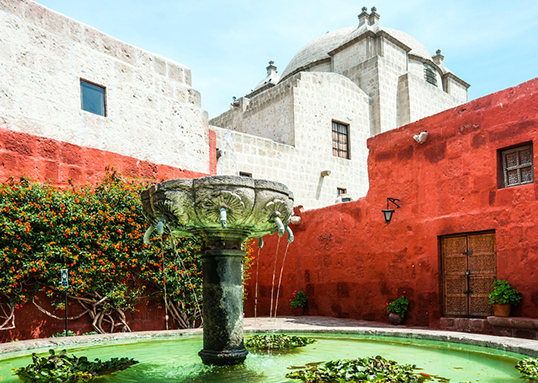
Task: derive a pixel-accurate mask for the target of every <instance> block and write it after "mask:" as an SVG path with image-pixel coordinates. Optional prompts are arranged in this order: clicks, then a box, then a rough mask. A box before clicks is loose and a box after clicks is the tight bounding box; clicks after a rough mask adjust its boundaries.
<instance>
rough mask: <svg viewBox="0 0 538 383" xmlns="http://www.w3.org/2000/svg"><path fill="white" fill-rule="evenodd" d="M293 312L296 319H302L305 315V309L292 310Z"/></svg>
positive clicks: (296, 308)
mask: <svg viewBox="0 0 538 383" xmlns="http://www.w3.org/2000/svg"><path fill="white" fill-rule="evenodd" d="M291 311H292V312H293V315H295V316H296V317H300V316H303V314H304V307H295V308H292V309H291Z"/></svg>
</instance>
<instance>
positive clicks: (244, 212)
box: [140, 176, 293, 248]
mask: <svg viewBox="0 0 538 383" xmlns="http://www.w3.org/2000/svg"><path fill="white" fill-rule="evenodd" d="M140 197H141V200H142V206H143V209H144V212H145V214H146V216H147V218H148V220H149V222H150V223H152V224H156V223H157V222H158V221H159V220H161V218H162V217H163V216H166V223H165V227H166V228H167V229H168V231H169V232H170V233H171V234H173V235H175V236H197V237H199V238H201V239H202V240H203V241H204V242H205V244H206V245H207V246H211V245H212V244H219V245H222V244H225V247H227V248H230V247H237V246H239V245H240V243H241V242H242V241H243V240H244V239H246V238H259V237H262V236H264V235H267V234H274V233H275V232H276V231H277V230H278V226H277V224H276V222H275V221H274V217H279V218H280V219H281V221H282V222H283V223H284V225H285V224H286V223H287V222H288V220H289V218H290V216H291V215H292V213H293V193H292V192H291V191H290V190H289V189H288V187H287V186H285V185H283V184H281V183H279V182H273V181H267V180H257V179H252V178H248V177H238V176H209V177H203V178H196V179H177V180H170V181H165V182H161V183H158V184H155V185H153V186H152V187H151V188H149V189H147V190H144V191H143V192H142V193H141V195H140ZM221 208H225V209H226V216H227V225H226V228H223V227H222V225H221V221H220V218H221Z"/></svg>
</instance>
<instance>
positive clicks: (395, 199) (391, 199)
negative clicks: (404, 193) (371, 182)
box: [387, 197, 400, 210]
mask: <svg viewBox="0 0 538 383" xmlns="http://www.w3.org/2000/svg"><path fill="white" fill-rule="evenodd" d="M396 201H398V202H400V200H399V199H398V198H390V197H387V210H388V209H389V202H392V203H393V204H394V205H396V208H397V209H399V208H400V205H398V204H397V203H396Z"/></svg>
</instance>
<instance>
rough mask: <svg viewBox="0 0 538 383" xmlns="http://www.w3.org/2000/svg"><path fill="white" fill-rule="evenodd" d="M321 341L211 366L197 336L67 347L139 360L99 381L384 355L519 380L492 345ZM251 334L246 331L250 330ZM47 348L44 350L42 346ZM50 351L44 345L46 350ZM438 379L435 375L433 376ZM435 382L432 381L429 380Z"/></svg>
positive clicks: (446, 372) (267, 369) (271, 374)
mask: <svg viewBox="0 0 538 383" xmlns="http://www.w3.org/2000/svg"><path fill="white" fill-rule="evenodd" d="M302 335H306V336H311V337H313V338H316V339H317V340H318V341H317V342H316V343H314V344H312V345H309V346H307V347H303V348H300V349H297V350H295V351H292V352H289V353H277V352H273V353H272V355H269V354H268V353H267V352H264V353H255V352H251V353H250V354H249V356H248V358H247V360H246V362H245V364H244V365H243V366H235V367H208V366H204V365H202V363H201V362H200V358H199V357H198V351H199V350H200V349H201V348H202V338H201V337H199V336H196V337H195V336H193V337H182V338H175V339H172V340H162V338H161V339H157V340H153V341H138V342H130V343H106V345H92V346H88V347H76V348H71V349H69V353H72V354H75V355H77V356H83V355H84V356H87V357H89V358H90V359H93V358H100V359H101V360H105V359H109V358H111V357H114V356H116V357H129V358H134V359H136V360H138V361H139V362H140V363H139V364H137V365H135V366H133V367H131V368H129V369H127V370H125V371H122V372H120V373H118V374H117V375H115V376H112V377H106V378H104V379H102V380H100V381H102V382H110V383H120V382H121V383H127V382H133V383H134V382H137V383H141V382H144V383H147V382H149V383H161V382H174V383H179V382H192V383H197V382H204V383H213V382H214V383H218V382H234V383H239V382H245V383H246V382H252V383H255V382H260V383H261V382H264V383H271V382H298V381H297V380H291V379H286V378H285V375H286V373H287V372H289V371H291V370H290V369H289V367H291V366H301V365H304V364H306V363H311V362H321V361H328V360H335V359H345V358H357V357H368V356H375V355H381V356H383V357H385V358H387V359H392V360H395V361H397V362H399V363H404V364H416V365H417V367H418V368H420V370H418V372H422V373H427V374H429V375H431V376H439V377H442V378H446V379H449V382H450V383H459V382H472V383H477V382H484V383H521V382H522V380H521V379H520V378H519V373H518V372H517V371H516V369H515V368H514V365H515V364H516V363H517V361H518V360H520V359H522V358H523V357H524V356H522V355H519V354H513V353H510V352H503V351H498V350H492V349H488V348H482V347H476V346H467V345H459V344H454V343H446V342H435V341H421V340H413V341H410V340H408V339H402V338H387V337H377V338H375V337H365V336H353V335H331V336H319V334H317V335H316V334H310V335H309V334H302ZM247 337H248V336H247ZM43 351H45V350H43ZM45 354H46V351H45V352H44V353H43V355H45ZM30 362H31V357H29V356H24V357H17V358H11V359H4V360H0V382H2V383H8V382H18V381H19V380H18V378H17V377H16V376H14V375H12V372H11V369H12V368H14V367H22V366H26V365H27V364H29V363H30ZM438 381H440V380H438V379H435V380H433V382H438ZM430 382H432V381H430Z"/></svg>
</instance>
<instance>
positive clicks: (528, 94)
mask: <svg viewBox="0 0 538 383" xmlns="http://www.w3.org/2000/svg"><path fill="white" fill-rule="evenodd" d="M424 130H427V131H428V132H429V134H430V136H429V138H428V140H427V141H426V143H425V144H423V145H420V144H418V143H417V142H415V141H414V140H413V135H415V134H417V133H419V132H421V131H424ZM537 137H538V79H534V80H532V81H529V82H527V83H524V84H521V85H519V86H517V87H515V88H510V89H507V90H504V91H501V92H498V93H495V94H492V95H489V96H486V97H483V98H481V99H477V100H475V101H472V102H470V103H467V104H465V105H461V106H459V107H456V108H454V109H450V110H447V111H445V112H442V113H439V114H437V115H434V116H431V117H428V118H425V119H423V120H420V121H417V122H415V123H412V124H409V125H406V126H404V127H401V128H399V129H395V130H393V131H390V132H386V133H383V134H380V135H377V136H375V137H373V138H370V139H369V140H368V147H369V149H370V153H369V157H368V171H369V177H370V189H369V192H368V195H367V196H366V197H365V198H362V199H360V200H359V201H355V202H351V203H345V204H339V205H334V206H330V207H326V208H323V209H318V210H311V211H306V212H301V211H300V210H299V209H296V211H297V214H299V215H300V216H301V217H302V220H303V222H302V223H301V224H300V225H298V226H292V229H293V231H294V233H295V241H294V242H293V243H292V244H291V245H290V246H289V249H288V253H287V258H286V264H285V267H284V275H283V282H282V287H281V297H280V303H279V306H278V307H279V314H280V315H285V314H290V313H291V311H290V309H289V305H288V299H289V297H290V296H291V294H292V292H293V291H294V290H303V291H305V292H306V294H307V295H308V297H309V301H308V310H307V311H308V313H309V314H310V315H327V316H337V317H351V318H358V319H365V320H376V321H385V322H388V318H387V312H386V310H385V307H386V306H385V304H386V302H389V301H391V300H393V299H395V298H397V297H398V296H399V295H401V294H402V292H403V291H406V296H407V297H408V298H409V300H410V301H411V303H410V310H409V312H408V315H407V316H406V322H405V324H407V325H419V326H433V327H435V326H438V325H439V322H440V318H441V315H442V303H441V302H442V295H441V294H442V292H441V269H440V253H439V249H438V246H439V236H444V235H450V234H458V233H471V232H481V231H486V230H494V231H495V239H496V246H497V251H496V258H497V265H496V266H497V278H499V279H507V280H508V282H509V283H510V284H511V285H512V286H513V287H515V288H516V289H517V290H519V291H520V292H521V294H522V301H521V303H520V304H519V305H518V306H516V307H515V308H513V312H512V315H513V316H527V317H537V316H538V287H537V285H536V270H538V256H537V254H536V249H538V224H537V223H536V219H535V217H536V216H537V214H538V202H537V200H538V183H537V182H536V181H535V182H534V183H532V184H527V185H521V186H516V187H510V188H499V185H498V172H499V168H498V150H499V149H503V148H506V147H510V146H513V145H517V144H521V143H527V142H532V143H533V146H534V163H535V164H536V160H537V158H538V155H537V153H536V147H537V142H536V139H537ZM537 173H538V172H537V169H536V165H535V169H534V178H535V179H536V176H537ZM387 197H392V198H398V199H400V200H401V208H400V209H396V211H395V213H394V217H393V220H392V222H391V223H390V224H389V225H386V224H385V223H384V219H383V214H382V213H381V210H382V209H385V208H386V198H387ZM264 241H265V246H264V248H263V249H262V250H261V255H260V264H259V276H260V280H259V295H258V307H257V312H258V315H268V313H269V304H270V292H271V278H272V270H273V267H274V262H275V253H276V245H277V239H276V238H274V237H266V238H264ZM284 247H285V246H283V244H282V243H281V244H280V252H279V254H278V262H277V268H278V269H279V270H280V266H281V263H282V257H283V252H284V250H283V248H284ZM253 286H254V281H253V282H252V283H251V285H250V291H249V298H248V301H247V305H246V313H247V315H252V314H253V298H254V296H255V293H254V291H253Z"/></svg>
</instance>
